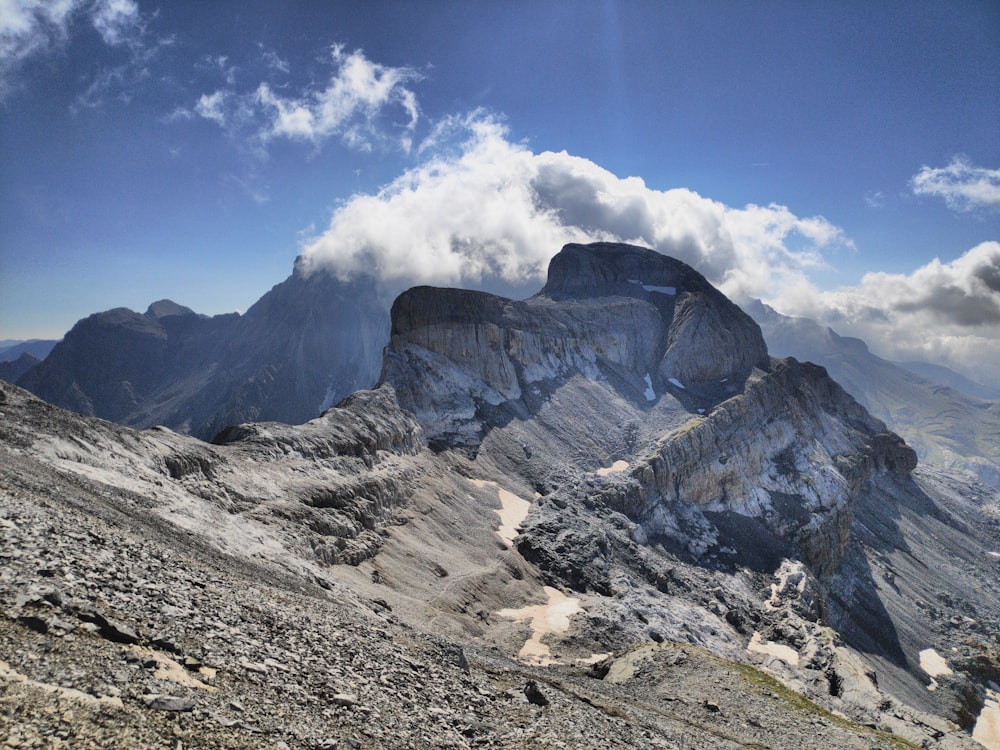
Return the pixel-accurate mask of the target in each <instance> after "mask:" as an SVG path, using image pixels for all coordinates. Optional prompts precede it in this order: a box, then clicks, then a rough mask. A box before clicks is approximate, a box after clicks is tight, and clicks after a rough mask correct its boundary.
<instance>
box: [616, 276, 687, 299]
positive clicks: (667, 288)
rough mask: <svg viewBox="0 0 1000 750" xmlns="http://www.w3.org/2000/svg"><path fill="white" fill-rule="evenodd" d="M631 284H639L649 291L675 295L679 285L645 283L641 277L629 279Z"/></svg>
mask: <svg viewBox="0 0 1000 750" xmlns="http://www.w3.org/2000/svg"><path fill="white" fill-rule="evenodd" d="M628 281H629V283H630V284H638V285H639V286H641V287H642V288H643V289H645V290H646V291H647V292H659V293H660V294H669V295H670V296H671V297H673V296H674V295H675V294H677V287H675V286H655V285H653V284H643V283H642V282H641V281H640V280H639V279H629V280H628Z"/></svg>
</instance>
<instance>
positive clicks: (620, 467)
mask: <svg viewBox="0 0 1000 750" xmlns="http://www.w3.org/2000/svg"><path fill="white" fill-rule="evenodd" d="M627 468H628V461H615V462H614V463H613V464H611V466H604V467H601V468H600V469H598V470H597V476H599V477H606V476H607V475H608V474H617V473H618V472H620V471H625V469H627Z"/></svg>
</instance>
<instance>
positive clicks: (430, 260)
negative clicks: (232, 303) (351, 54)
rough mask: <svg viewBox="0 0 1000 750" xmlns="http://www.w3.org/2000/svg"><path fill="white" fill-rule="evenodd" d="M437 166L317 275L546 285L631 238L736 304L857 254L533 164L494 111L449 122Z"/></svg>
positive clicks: (343, 217) (606, 176)
mask: <svg viewBox="0 0 1000 750" xmlns="http://www.w3.org/2000/svg"><path fill="white" fill-rule="evenodd" d="M418 153H420V154H421V155H422V156H424V157H425V158H424V161H423V162H422V163H421V164H419V165H418V166H416V167H414V168H412V169H410V170H408V171H407V172H405V173H404V174H403V175H401V176H400V177H399V178H397V179H396V180H394V181H393V182H392V183H390V184H389V185H387V186H385V187H384V188H383V189H382V190H381V191H380V192H379V193H377V194H375V195H356V196H354V197H352V198H351V199H349V200H348V201H346V202H345V203H344V204H342V205H341V206H340V207H339V208H338V209H337V210H336V211H335V212H334V214H333V216H332V218H331V221H330V225H329V227H328V228H327V229H326V231H325V232H323V233H322V234H321V235H319V236H317V237H314V238H312V239H310V240H308V241H306V242H305V243H303V248H302V252H303V255H304V256H305V258H306V261H307V263H309V264H311V265H313V266H314V267H326V268H329V269H331V270H333V271H334V272H335V273H337V274H339V275H341V276H342V277H349V276H352V275H354V274H357V273H361V272H370V271H374V272H376V273H378V274H380V275H381V276H382V277H383V278H384V279H387V280H393V281H402V282H408V283H439V284H461V283H476V282H480V281H484V280H490V279H494V280H500V281H505V282H510V283H515V284H518V283H524V282H529V281H530V282H541V281H543V280H544V276H545V271H546V268H547V265H548V261H549V259H550V257H551V256H552V255H553V254H554V253H555V252H557V251H558V250H559V248H560V247H561V246H562V245H563V244H565V243H566V242H572V241H583V242H587V241H593V240H620V241H625V242H634V243H637V244H641V245H646V246H649V247H652V248H654V249H656V250H659V251H660V252H663V253H666V254H669V255H673V256H675V257H677V258H680V259H682V260H684V261H686V262H688V263H690V264H691V265H692V266H694V267H695V268H697V269H698V270H700V271H701V272H702V273H704V274H705V275H706V276H707V277H709V278H710V279H711V280H712V281H713V282H714V283H716V284H717V285H718V286H719V287H720V288H721V289H723V291H725V292H726V293H728V294H730V295H731V296H734V297H736V298H746V297H752V296H765V295H767V293H768V292H773V291H774V290H775V289H778V288H783V287H784V286H787V285H793V284H796V285H801V284H802V283H803V281H804V279H805V278H806V277H805V273H806V271H807V270H808V269H810V268H814V267H816V266H819V265H822V264H823V260H822V257H821V255H820V249H821V248H824V247H834V246H850V242H849V241H848V240H847V239H845V238H844V236H843V234H842V232H841V230H840V229H838V228H837V227H835V226H833V225H832V224H830V223H829V222H828V221H827V220H826V219H824V218H822V217H808V218H800V217H797V216H795V215H794V214H793V213H792V212H791V211H790V210H789V209H788V208H786V207H785V206H780V205H770V206H755V205H748V206H746V207H744V208H731V207H729V206H726V205H724V204H722V203H719V202H717V201H713V200H710V199H708V198H704V197H702V196H700V195H698V194H697V193H695V192H693V191H691V190H687V189H684V188H678V189H674V190H667V191H659V190H653V189H651V188H649V187H647V186H646V184H645V183H644V182H643V181H642V180H641V179H639V178H637V177H628V178H620V177H617V176H616V175H614V174H612V173H611V172H608V171H607V170H605V169H603V168H602V167H600V166H599V165H597V164H595V163H593V162H591V161H589V160H587V159H583V158H580V157H576V156H571V155H569V154H567V153H566V152H560V153H554V152H544V153H540V154H536V153H533V152H532V151H531V150H529V149H528V148H527V147H526V146H524V145H523V144H519V143H513V142H511V141H510V140H509V139H508V137H507V132H506V129H505V127H504V126H503V125H502V124H501V123H500V122H498V121H497V120H496V119H495V118H492V117H490V116H488V115H485V114H483V113H481V112H476V113H473V114H472V115H469V116H466V117H453V118H449V119H447V120H445V121H443V122H442V123H440V124H439V125H438V126H437V127H436V128H435V130H434V132H433V133H432V134H431V136H430V137H429V138H428V139H426V140H425V141H424V143H423V144H421V146H420V148H419V149H418Z"/></svg>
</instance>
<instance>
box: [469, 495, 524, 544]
mask: <svg viewBox="0 0 1000 750" xmlns="http://www.w3.org/2000/svg"><path fill="white" fill-rule="evenodd" d="M469 481H470V482H472V483H473V484H474V485H476V487H480V488H482V487H495V488H496V490H497V497H498V499H499V500H500V510H494V511H493V512H494V513H496V514H497V515H498V516H500V527H499V528H498V529H497V530H496V532H495V533H496V535H497V536H498V537H500V539H501V540H503V543H504V544H506V545H507V546H508V547H513V546H514V537H516V536H517V532H518V531H519V530H520V529H521V523H522V522H523V521H524V519H525V518H526V517H527V515H528V511H529V510H531V503H530V502H528V501H527V500H525V499H524V498H521V497H518V496H517V495H515V494H514V493H513V492H508V491H507V490H505V489H502V488H501V487H499V486H498V485H497V483H496V482H490V481H487V480H485V479H470V480H469Z"/></svg>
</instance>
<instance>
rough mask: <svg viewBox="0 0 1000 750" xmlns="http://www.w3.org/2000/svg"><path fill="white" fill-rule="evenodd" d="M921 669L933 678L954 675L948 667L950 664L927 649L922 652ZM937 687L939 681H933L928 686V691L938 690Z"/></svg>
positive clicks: (933, 651) (932, 650)
mask: <svg viewBox="0 0 1000 750" xmlns="http://www.w3.org/2000/svg"><path fill="white" fill-rule="evenodd" d="M920 668H921V669H922V670H924V671H925V672H926V673H927V674H929V675H930V676H931V677H932V678H934V677H941V676H942V675H946V674H952V671H951V669H949V667H948V662H946V661H945V659H944V657H943V656H941V654H939V653H938V652H937V651H935V650H934V649H932V648H925V649H924V650H923V651H921V652H920ZM937 686H938V685H937V681H936V680H934V679H931V684H930V685H928V686H927V689H928V690H936V689H937Z"/></svg>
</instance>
